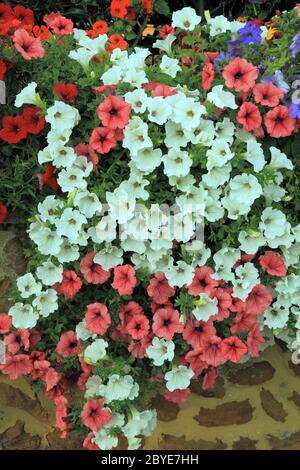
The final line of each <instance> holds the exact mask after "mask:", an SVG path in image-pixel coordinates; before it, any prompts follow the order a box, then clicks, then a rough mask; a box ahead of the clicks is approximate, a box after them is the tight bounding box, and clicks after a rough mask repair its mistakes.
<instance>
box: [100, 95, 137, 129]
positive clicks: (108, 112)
mask: <svg viewBox="0 0 300 470" xmlns="http://www.w3.org/2000/svg"><path fill="white" fill-rule="evenodd" d="M130 113H131V105H130V104H129V103H126V101H124V100H120V99H119V98H117V97H116V96H113V95H110V96H108V97H107V98H106V99H105V101H103V103H101V104H100V105H99V106H98V108H97V114H98V116H99V119H100V120H101V121H102V124H103V126H104V127H108V128H109V129H113V130H115V129H124V127H126V125H127V124H128V121H129V117H130Z"/></svg>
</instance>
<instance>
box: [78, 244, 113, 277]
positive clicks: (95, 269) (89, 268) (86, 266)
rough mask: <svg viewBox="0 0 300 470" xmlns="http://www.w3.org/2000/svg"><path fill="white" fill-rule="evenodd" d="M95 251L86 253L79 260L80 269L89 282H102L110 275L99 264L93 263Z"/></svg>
mask: <svg viewBox="0 0 300 470" xmlns="http://www.w3.org/2000/svg"><path fill="white" fill-rule="evenodd" d="M95 256H96V253H94V252H91V253H88V254H87V255H86V256H85V257H84V258H82V260H81V261H80V271H81V272H82V274H83V277H84V278H85V279H86V280H87V282H89V283H90V284H104V283H105V282H106V281H107V280H108V279H109V277H110V273H109V271H105V270H104V269H103V268H102V266H100V264H97V263H94V258H95Z"/></svg>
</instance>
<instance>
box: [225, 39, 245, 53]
mask: <svg viewBox="0 0 300 470" xmlns="http://www.w3.org/2000/svg"><path fill="white" fill-rule="evenodd" d="M241 45H242V44H241V41H239V40H232V41H228V52H229V54H233V55H234V56H239V57H242V55H243V48H242V47H241Z"/></svg>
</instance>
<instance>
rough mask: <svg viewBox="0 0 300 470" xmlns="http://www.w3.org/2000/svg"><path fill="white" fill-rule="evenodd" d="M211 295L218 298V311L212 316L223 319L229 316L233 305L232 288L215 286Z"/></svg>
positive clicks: (218, 319) (219, 319) (215, 318)
mask: <svg viewBox="0 0 300 470" xmlns="http://www.w3.org/2000/svg"><path fill="white" fill-rule="evenodd" d="M210 295H211V296H212V297H215V298H217V299H218V313H217V314H216V315H214V316H213V317H212V320H213V321H214V320H217V321H222V320H225V318H228V317H229V309H230V308H231V305H232V292H231V289H225V288H215V289H214V290H213V291H211V293H210Z"/></svg>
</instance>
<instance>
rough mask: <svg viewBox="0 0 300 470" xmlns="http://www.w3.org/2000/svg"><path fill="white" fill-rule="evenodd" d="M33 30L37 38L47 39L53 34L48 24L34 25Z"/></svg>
mask: <svg viewBox="0 0 300 470" xmlns="http://www.w3.org/2000/svg"><path fill="white" fill-rule="evenodd" d="M32 32H33V34H34V36H35V37H36V38H39V39H40V40H41V41H45V40H46V39H47V38H49V37H50V36H51V33H50V31H49V29H48V28H47V26H44V25H41V26H37V25H36V26H33V28H32Z"/></svg>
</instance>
